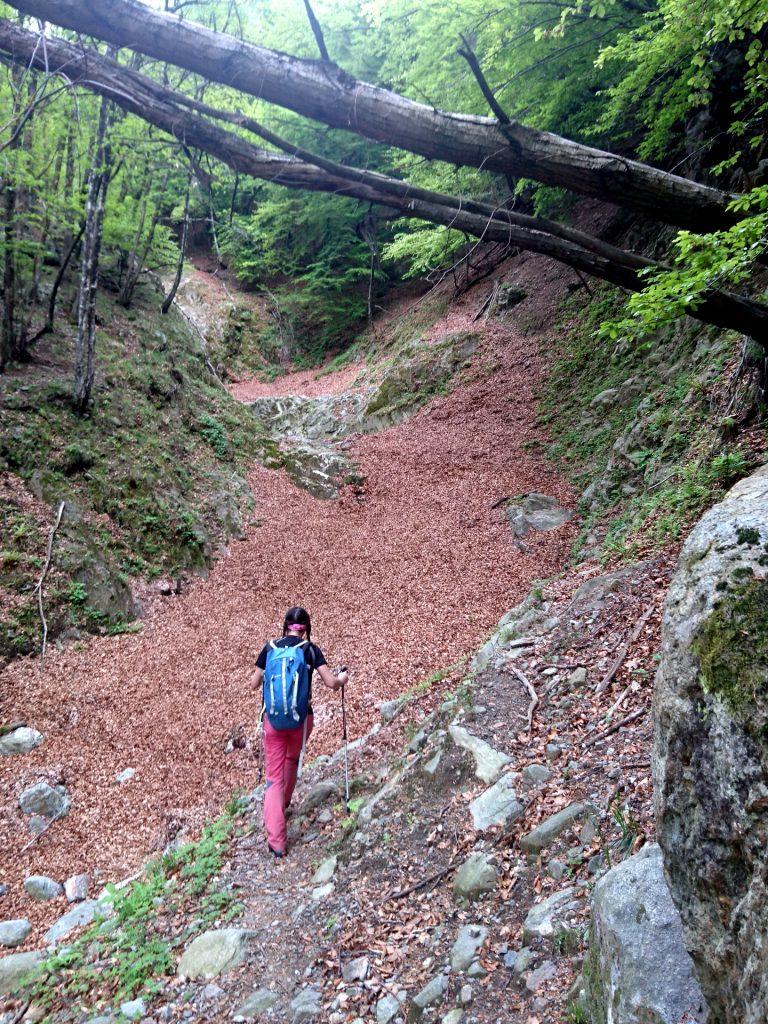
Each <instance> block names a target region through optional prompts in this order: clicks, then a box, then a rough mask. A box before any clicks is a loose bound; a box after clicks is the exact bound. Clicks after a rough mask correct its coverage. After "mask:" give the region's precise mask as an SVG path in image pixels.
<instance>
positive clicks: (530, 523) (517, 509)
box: [507, 492, 573, 538]
mask: <svg viewBox="0 0 768 1024" xmlns="http://www.w3.org/2000/svg"><path fill="white" fill-rule="evenodd" d="M572 516H573V512H569V511H568V509H566V508H563V507H562V506H561V505H559V504H558V502H557V499H556V498H552V497H550V496H549V495H548V494H538V493H536V492H533V493H532V494H528V495H526V496H525V498H524V499H523V501H522V502H521V503H520V504H519V505H509V506H507V518H508V519H509V525H510V526H511V527H512V532H513V533H514V535H515V537H517V538H522V537H525V536H527V534H529V533H530V532H531V530H535V531H536V532H537V533H538V532H548V531H549V530H556V529H557V528H558V526H563V524H565V523H567V522H568V520H569V519H571V518H572Z"/></svg>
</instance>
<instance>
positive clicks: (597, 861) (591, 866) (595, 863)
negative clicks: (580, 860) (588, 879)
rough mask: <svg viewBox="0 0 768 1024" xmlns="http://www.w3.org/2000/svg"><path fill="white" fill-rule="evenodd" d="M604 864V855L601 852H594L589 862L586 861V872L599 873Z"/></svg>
mask: <svg viewBox="0 0 768 1024" xmlns="http://www.w3.org/2000/svg"><path fill="white" fill-rule="evenodd" d="M604 864H605V857H604V856H603V855H602V853H596V854H595V855H594V857H590V858H589V862H588V863H587V872H588V874H590V875H599V874H600V872H601V871H602V870H603V866H604Z"/></svg>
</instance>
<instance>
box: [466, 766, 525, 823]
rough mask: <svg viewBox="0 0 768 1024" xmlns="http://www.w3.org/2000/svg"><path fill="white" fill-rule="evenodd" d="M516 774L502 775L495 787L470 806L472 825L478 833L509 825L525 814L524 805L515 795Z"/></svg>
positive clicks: (487, 790)
mask: <svg viewBox="0 0 768 1024" xmlns="http://www.w3.org/2000/svg"><path fill="white" fill-rule="evenodd" d="M516 778H518V775H517V773H516V772H509V773H508V774H507V775H502V777H501V778H500V779H499V781H498V782H497V783H495V785H493V786H491V787H490V789H486V791H485V792H484V793H481V794H480V796H479V797H477V799H475V800H473V801H472V803H471V804H470V805H469V810H470V812H471V814H472V824H473V825H474V827H475V829H476V830H477V831H478V832H483V831H485V829H488V828H491V826H492V825H507V824H509V822H511V821H515V820H516V819H517V818H519V817H520V815H521V814H522V813H523V805H522V804H521V803H520V801H519V800H518V799H517V794H516V793H515V779H516Z"/></svg>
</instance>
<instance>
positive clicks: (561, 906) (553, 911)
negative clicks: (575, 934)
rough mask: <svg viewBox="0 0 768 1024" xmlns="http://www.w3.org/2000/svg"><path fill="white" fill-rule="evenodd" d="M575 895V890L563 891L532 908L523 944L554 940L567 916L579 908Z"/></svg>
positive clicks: (524, 927)
mask: <svg viewBox="0 0 768 1024" xmlns="http://www.w3.org/2000/svg"><path fill="white" fill-rule="evenodd" d="M575 893H576V890H575V889H573V888H568V889H563V890H561V891H560V892H556V893H553V894H552V895H551V896H549V897H547V899H545V900H542V901H541V903H537V904H536V906H534V907H531V909H530V910H529V911H528V916H527V917H526V919H525V922H524V923H523V942H531V941H532V940H533V939H551V938H553V937H554V936H555V935H556V934H557V931H558V928H559V927H560V922H561V921H562V919H563V918H564V917H565V915H566V914H567V913H568V912H569V911H570V910H575V909H576V908H577V907H578V906H579V904H578V902H576V901H575V900H574V898H573V897H574V895H575Z"/></svg>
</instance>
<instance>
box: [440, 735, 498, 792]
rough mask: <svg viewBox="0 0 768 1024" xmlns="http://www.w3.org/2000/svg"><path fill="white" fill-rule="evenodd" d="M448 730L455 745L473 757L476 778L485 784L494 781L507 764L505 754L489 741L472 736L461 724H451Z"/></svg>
mask: <svg viewBox="0 0 768 1024" xmlns="http://www.w3.org/2000/svg"><path fill="white" fill-rule="evenodd" d="M448 731H449V733H450V734H451V739H452V740H453V742H454V743H455V744H456V746H457V747H462V748H463V749H464V750H468V751H469V752H470V753H471V754H472V756H473V757H474V759H475V775H476V776H477V778H478V779H480V780H481V781H482V782H485V783H486V784H490V783H491V782H495V781H496V779H497V778H498V777H499V775H501V771H502V769H503V768H504V767H505V765H508V764H509V761H510V759H509V758H508V757H507V755H506V754H502V753H501V751H500V750H494V748H493V747H492V746H491V745H490V744H489V743H486V742H485V740H481V739H480V738H479V737H477V736H473V735H472V734H471V733H469V732H467V730H466V729H465V728H463V726H460V725H451V726H450V727H449V729H448Z"/></svg>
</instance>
